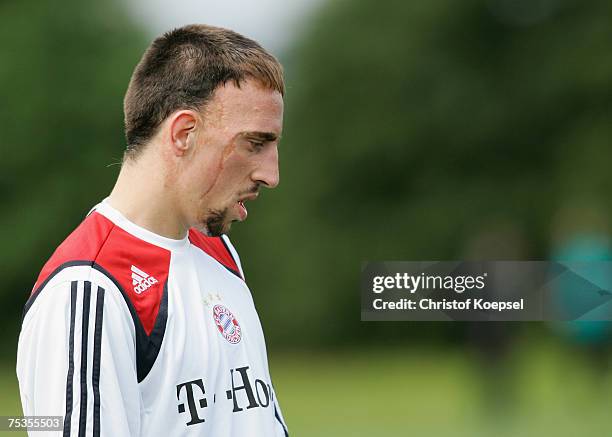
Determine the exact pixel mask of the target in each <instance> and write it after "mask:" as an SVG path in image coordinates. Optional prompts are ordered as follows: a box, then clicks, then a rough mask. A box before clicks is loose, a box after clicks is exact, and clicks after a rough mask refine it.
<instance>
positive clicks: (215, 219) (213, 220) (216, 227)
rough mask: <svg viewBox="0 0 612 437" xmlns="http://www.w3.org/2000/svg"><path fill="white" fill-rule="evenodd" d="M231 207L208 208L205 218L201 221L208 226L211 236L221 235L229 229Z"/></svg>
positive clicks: (207, 229)
mask: <svg viewBox="0 0 612 437" xmlns="http://www.w3.org/2000/svg"><path fill="white" fill-rule="evenodd" d="M228 210H229V208H225V209H223V210H218V209H213V210H208V211H207V213H206V216H205V218H204V220H202V222H201V223H203V224H204V227H205V228H206V234H207V235H208V236H209V237H220V236H221V235H223V234H225V233H227V231H228V230H229V222H228V221H227V214H228Z"/></svg>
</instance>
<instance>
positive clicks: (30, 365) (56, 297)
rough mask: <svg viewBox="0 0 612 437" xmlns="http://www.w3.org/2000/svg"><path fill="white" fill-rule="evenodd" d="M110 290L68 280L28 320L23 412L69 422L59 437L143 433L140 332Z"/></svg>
mask: <svg viewBox="0 0 612 437" xmlns="http://www.w3.org/2000/svg"><path fill="white" fill-rule="evenodd" d="M105 287H106V288H107V289H105V288H104V287H102V286H99V285H97V284H95V283H92V282H90V281H86V280H79V281H65V282H61V283H59V284H56V285H54V286H53V287H52V288H45V289H43V290H42V291H41V292H40V293H39V294H38V296H36V300H35V301H34V303H33V304H32V306H31V307H30V308H29V310H28V312H27V313H26V314H25V316H24V320H23V324H22V329H21V333H20V335H19V345H18V351H17V378H18V380H19V389H20V394H21V402H22V407H23V413H24V415H26V416H34V415H37V416H62V417H64V425H63V426H64V428H63V433H61V432H55V433H54V434H53V435H63V436H79V437H81V436H94V437H99V436H128V435H129V436H138V435H139V434H140V410H141V397H140V392H139V387H138V382H137V377H136V364H135V363H136V358H135V346H134V344H135V342H134V327H133V323H132V321H131V318H130V315H129V310H128V309H127V307H126V305H125V302H123V301H122V296H121V295H120V292H119V291H118V290H116V289H115V290H113V289H111V288H109V287H108V286H107V285H106V286H105ZM43 434H44V433H43ZM43 434H41V433H40V432H37V433H36V435H43Z"/></svg>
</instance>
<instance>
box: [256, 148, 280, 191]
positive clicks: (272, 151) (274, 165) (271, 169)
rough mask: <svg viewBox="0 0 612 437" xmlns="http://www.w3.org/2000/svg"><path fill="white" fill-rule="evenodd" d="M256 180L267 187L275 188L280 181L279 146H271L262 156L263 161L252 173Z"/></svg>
mask: <svg viewBox="0 0 612 437" xmlns="http://www.w3.org/2000/svg"><path fill="white" fill-rule="evenodd" d="M251 178H252V179H253V181H254V182H256V183H258V184H261V185H264V186H266V187H267V188H275V187H276V186H277V185H278V183H279V182H280V174H279V170H278V147H276V146H274V147H270V148H269V149H268V150H267V151H266V152H265V153H264V154H263V156H262V159H261V162H260V163H259V165H258V166H257V168H256V169H255V171H254V172H253V174H252V175H251Z"/></svg>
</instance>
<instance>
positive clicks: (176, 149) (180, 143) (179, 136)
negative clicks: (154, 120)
mask: <svg viewBox="0 0 612 437" xmlns="http://www.w3.org/2000/svg"><path fill="white" fill-rule="evenodd" d="M169 121H170V123H169V127H170V144H171V149H172V153H173V154H174V155H175V156H183V155H185V153H187V152H188V151H189V147H193V146H192V145H193V139H194V135H195V130H196V126H197V124H198V114H197V113H196V112H195V111H192V110H189V109H185V110H181V111H177V112H175V113H174V114H172V115H171V116H170V120H169Z"/></svg>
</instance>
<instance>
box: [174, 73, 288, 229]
mask: <svg viewBox="0 0 612 437" xmlns="http://www.w3.org/2000/svg"><path fill="white" fill-rule="evenodd" d="M282 124H283V98H282V96H281V94H280V93H279V92H278V91H274V90H271V89H269V88H265V87H263V86H262V85H260V84H259V83H258V82H256V81H254V80H247V81H244V82H243V83H241V85H240V88H238V87H237V86H236V85H235V84H234V83H233V82H228V83H226V84H225V85H223V86H220V87H219V88H217V89H216V90H215V92H214V94H213V97H212V99H211V100H210V101H209V103H208V104H207V105H206V108H205V109H204V110H203V111H202V123H200V124H199V125H198V127H197V128H196V132H195V135H193V136H191V139H190V141H192V142H193V144H192V146H193V147H191V145H190V149H191V150H190V152H189V153H188V154H187V155H186V156H185V161H184V163H182V165H181V169H180V171H181V175H180V177H179V178H180V181H181V184H180V185H181V186H180V187H179V189H180V195H181V197H182V198H183V199H184V200H185V203H184V204H183V205H184V206H183V208H184V213H185V215H186V218H187V220H188V221H189V224H190V225H191V226H195V227H196V228H198V229H200V230H202V231H204V232H206V233H207V234H208V235H211V236H218V235H221V234H223V233H226V232H228V231H229V229H230V226H231V223H232V222H233V221H243V220H244V219H246V216H247V210H246V207H245V205H244V202H246V201H248V200H254V199H255V198H256V197H257V195H258V191H259V188H260V187H262V186H264V187H268V188H274V187H276V186H277V185H278V182H279V171H278V142H279V139H280V135H281V131H282Z"/></svg>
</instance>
